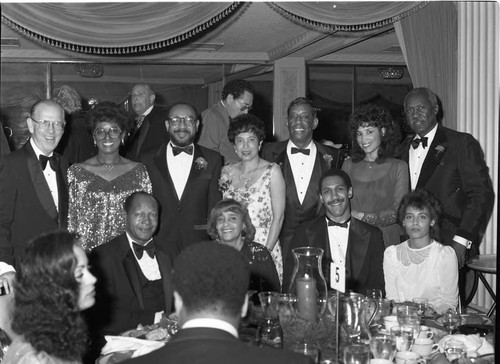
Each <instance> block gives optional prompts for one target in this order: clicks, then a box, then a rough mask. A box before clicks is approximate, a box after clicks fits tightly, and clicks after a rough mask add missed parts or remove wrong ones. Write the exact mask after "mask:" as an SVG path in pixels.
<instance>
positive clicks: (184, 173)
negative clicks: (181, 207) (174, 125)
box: [167, 143, 194, 200]
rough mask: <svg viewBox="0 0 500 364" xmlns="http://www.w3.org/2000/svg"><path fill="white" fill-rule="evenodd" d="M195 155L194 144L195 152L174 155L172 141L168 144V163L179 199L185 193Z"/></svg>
mask: <svg viewBox="0 0 500 364" xmlns="http://www.w3.org/2000/svg"><path fill="white" fill-rule="evenodd" d="M193 157H194V146H193V154H191V155H189V154H187V153H179V154H178V155H176V156H175V157H174V152H173V151H172V143H168V145H167V165H168V170H169V172H170V177H171V178H172V182H173V183H174V187H175V192H177V197H178V198H179V200H180V199H181V197H182V194H183V193H184V188H185V187H186V183H187V180H188V177H189V173H190V172H191V166H192V164H193Z"/></svg>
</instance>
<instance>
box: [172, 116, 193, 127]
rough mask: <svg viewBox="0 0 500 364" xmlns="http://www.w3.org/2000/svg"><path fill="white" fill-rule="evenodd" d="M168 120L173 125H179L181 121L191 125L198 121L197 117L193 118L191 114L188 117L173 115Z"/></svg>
mask: <svg viewBox="0 0 500 364" xmlns="http://www.w3.org/2000/svg"><path fill="white" fill-rule="evenodd" d="M168 121H169V122H170V124H172V125H173V126H179V125H181V122H184V124H186V126H189V127H191V126H193V125H194V123H195V122H196V119H195V118H192V117H191V116H186V117H180V116H172V117H171V118H169V119H168Z"/></svg>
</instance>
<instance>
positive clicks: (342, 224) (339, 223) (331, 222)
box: [328, 219, 351, 229]
mask: <svg viewBox="0 0 500 364" xmlns="http://www.w3.org/2000/svg"><path fill="white" fill-rule="evenodd" d="M350 220H351V219H347V220H346V221H344V222H336V221H333V220H330V219H328V226H338V227H341V228H345V229H347V223H348V222H349V221H350Z"/></svg>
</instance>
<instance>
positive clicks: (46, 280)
mask: <svg viewBox="0 0 500 364" xmlns="http://www.w3.org/2000/svg"><path fill="white" fill-rule="evenodd" d="M77 244H78V242H77V237H76V235H74V234H71V233H68V232H62V231H58V232H51V233H46V234H43V235H40V236H38V237H37V238H35V239H33V240H32V241H30V242H29V243H28V245H27V247H26V250H25V255H24V258H23V259H22V261H21V263H20V265H19V267H18V270H17V273H16V280H15V282H14V292H15V294H14V312H13V317H12V329H13V330H14V332H16V333H17V334H19V335H22V336H23V338H24V340H25V341H26V342H28V343H30V344H31V346H33V348H34V349H35V350H36V351H37V352H40V351H44V352H46V353H47V354H49V355H51V356H55V357H57V358H60V359H63V360H81V358H82V356H83V354H84V352H85V350H86V348H87V344H88V343H87V329H86V325H85V322H84V321H83V318H82V316H81V314H80V310H79V307H78V299H79V292H80V288H79V287H80V285H79V283H78V282H77V281H76V278H75V269H76V266H77V257H76V255H75V253H74V250H73V247H74V246H75V245H77Z"/></svg>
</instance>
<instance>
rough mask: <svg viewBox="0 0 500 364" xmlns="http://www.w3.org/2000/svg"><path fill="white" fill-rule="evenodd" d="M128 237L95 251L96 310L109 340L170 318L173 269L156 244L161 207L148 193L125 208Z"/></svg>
mask: <svg viewBox="0 0 500 364" xmlns="http://www.w3.org/2000/svg"><path fill="white" fill-rule="evenodd" d="M123 207H124V210H125V213H126V214H127V225H126V229H125V232H124V233H123V234H121V235H119V236H117V237H116V238H114V239H112V240H111V241H109V242H107V243H105V244H102V245H100V246H98V247H97V248H95V249H94V250H92V252H91V255H90V262H91V265H92V266H93V267H94V268H95V270H96V276H97V278H98V284H97V288H98V289H97V292H98V299H97V300H96V301H97V304H96V307H95V308H94V311H95V313H96V314H97V316H98V318H97V321H96V322H98V323H101V324H103V329H102V330H103V332H104V333H105V334H112V335H114V334H119V333H120V332H123V331H125V330H127V329H132V328H135V327H136V326H137V325H138V324H143V325H149V324H152V323H156V322H158V321H159V320H160V318H161V315H162V313H165V314H166V315H168V314H169V313H170V311H171V308H172V307H171V306H172V297H173V296H172V264H171V262H170V258H169V256H168V255H167V254H166V253H164V252H163V251H162V250H161V249H158V248H157V247H156V245H157V244H156V240H155V239H153V238H152V236H153V234H154V233H155V232H156V228H157V227H158V218H159V205H158V202H157V201H156V199H155V198H154V197H153V196H151V195H150V194H148V193H147V192H142V191H141V192H134V193H133V194H131V195H130V196H129V197H127V199H126V200H125V203H124V205H123Z"/></svg>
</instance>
